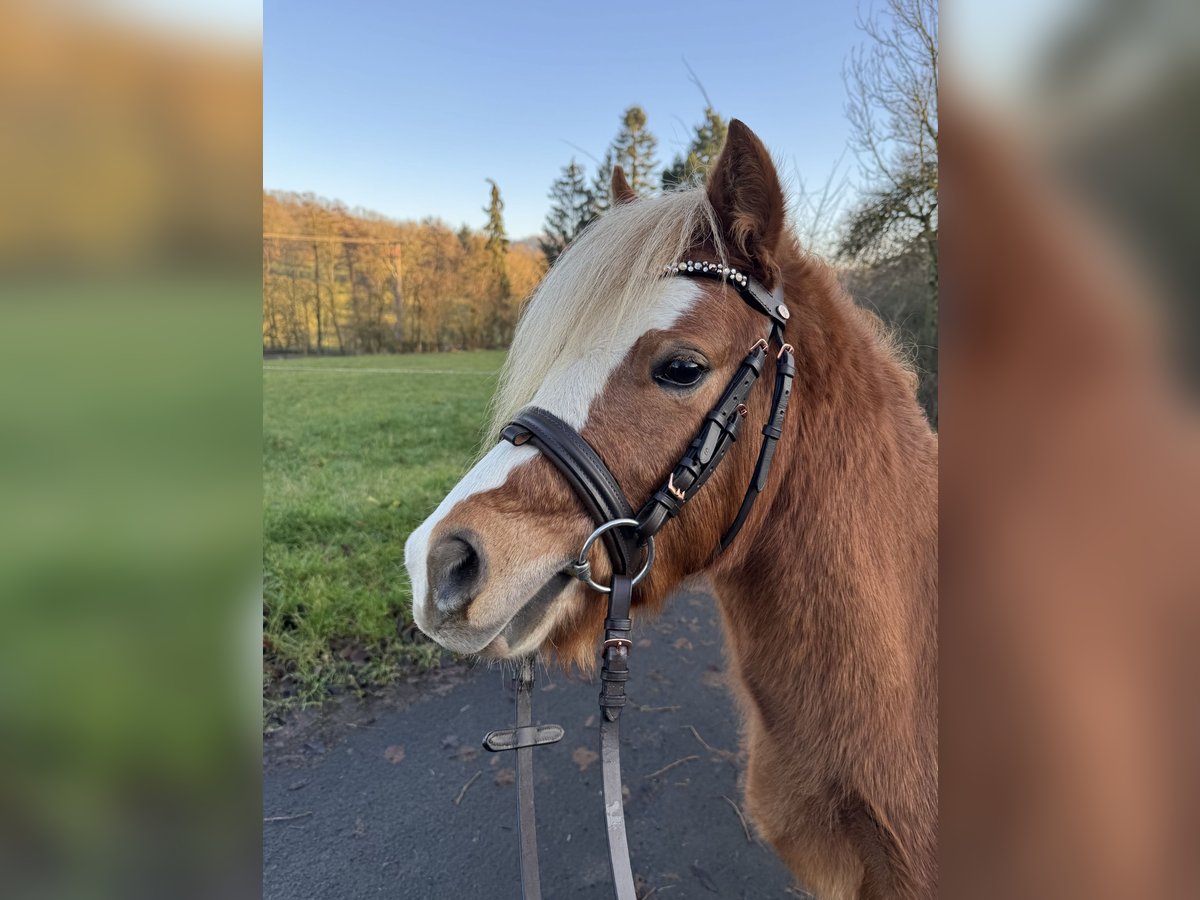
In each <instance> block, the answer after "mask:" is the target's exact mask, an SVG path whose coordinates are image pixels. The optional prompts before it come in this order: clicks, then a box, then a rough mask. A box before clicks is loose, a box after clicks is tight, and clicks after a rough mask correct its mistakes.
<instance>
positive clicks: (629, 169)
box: [609, 106, 658, 194]
mask: <svg viewBox="0 0 1200 900" xmlns="http://www.w3.org/2000/svg"><path fill="white" fill-rule="evenodd" d="M657 149H658V138H656V137H655V136H654V135H653V134H651V133H650V130H649V129H648V128H647V127H646V111H645V110H644V109H642V108H641V107H640V106H631V107H629V109H627V110H625V114H624V115H623V116H622V117H621V130H620V131H619V132H617V136H616V138H615V139H614V140H613V145H612V156H613V160H612V161H613V164H614V165H618V166H620V167H621V168H622V169H624V170H625V175H626V177H627V178H628V179H629V186H630V187H631V188H633V191H634V193H635V194H647V193H649V192H650V191H651V190H652V189H653V187H654V170H655V169H657V168H658V160H656V159H655V158H654V151H655V150H657ZM611 174H612V173H611V171H610V173H609V175H610V177H611Z"/></svg>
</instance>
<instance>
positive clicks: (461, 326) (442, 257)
mask: <svg viewBox="0 0 1200 900" xmlns="http://www.w3.org/2000/svg"><path fill="white" fill-rule="evenodd" d="M263 233H264V238H263V323H262V327H263V349H264V351H266V352H297V353H386V352H411V351H416V352H420V351H435V350H469V349H478V348H483V347H503V346H507V344H508V342H509V340H511V337H512V329H513V327H514V326H515V323H516V320H517V315H518V313H519V312H520V305H521V303H522V302H523V300H524V298H525V297H526V296H527V295H528V294H529V292H530V291H531V290H532V289H533V287H534V285H536V284H537V282H538V279H540V278H541V276H542V273H543V272H544V271H545V267H546V263H545V258H544V256H543V255H542V253H541V251H540V250H538V249H537V248H536V247H532V246H527V245H525V244H521V243H512V244H508V245H507V246H506V247H505V248H504V249H503V253H502V256H501V257H500V259H499V261H498V260H497V248H496V244H495V242H493V245H492V247H491V248H489V246H488V235H487V234H485V233H484V232H482V231H473V230H471V229H469V228H467V227H465V226H464V227H463V228H461V229H459V230H458V231H455V230H453V229H451V228H450V227H449V226H448V225H447V224H446V223H444V222H442V221H440V220H438V219H432V218H430V219H423V220H422V221H420V222H397V221H394V220H391V219H387V218H385V217H383V216H381V215H378V214H376V213H372V212H369V211H365V210H360V209H355V210H350V209H348V208H346V207H345V206H344V205H342V204H341V203H338V202H334V201H328V200H324V199H321V198H318V197H315V196H313V195H311V194H290V193H282V192H274V191H272V192H265V193H264V194H263Z"/></svg>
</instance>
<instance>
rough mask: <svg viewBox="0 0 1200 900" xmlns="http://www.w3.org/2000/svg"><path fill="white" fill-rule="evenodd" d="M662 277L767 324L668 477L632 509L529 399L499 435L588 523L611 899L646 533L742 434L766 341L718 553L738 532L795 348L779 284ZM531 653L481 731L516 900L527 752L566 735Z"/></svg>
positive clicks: (581, 575) (717, 272)
mask: <svg viewBox="0 0 1200 900" xmlns="http://www.w3.org/2000/svg"><path fill="white" fill-rule="evenodd" d="M663 274H664V276H685V277H692V278H709V279H713V280H717V281H721V282H723V283H725V284H728V285H729V286H730V287H732V288H733V289H734V290H736V291H737V293H738V295H739V296H740V297H741V298H742V299H743V300H744V301H745V302H746V303H747V304H748V305H749V306H750V308H751V309H753V310H755V312H758V313H760V314H761V315H763V316H765V317H766V318H767V320H768V322H769V326H768V330H767V334H766V335H765V336H764V337H762V338H760V339H759V340H758V341H756V342H755V344H754V346H753V347H751V348H750V350H749V352H748V353H747V354H746V357H745V358H744V359H743V360H742V362H741V364H740V365H739V366H738V369H737V371H736V372H735V373H734V375H733V377H732V378H731V379H730V381H729V383H728V384H727V385H726V387H725V390H724V392H723V393H722V395H721V399H720V400H719V401H718V403H717V405H716V406H714V407H713V408H712V409H711V410H710V411H709V413H708V415H706V416H705V417H704V421H703V423H702V424H701V426H700V429H699V431H698V432H697V434H696V436H695V438H693V440H692V442H691V444H689V445H688V448H687V450H686V451H685V452H684V454H683V457H682V458H681V459H680V460H679V462H678V463H677V464H676V465H675V467H674V469H673V470H672V471H671V474H670V475H669V476H668V478H667V480H666V482H665V483H664V484H663V485H661V486H660V487H659V488H658V490H656V491H655V492H654V493H653V494H652V495H651V496H650V498H649V499H648V500H647V501H646V502H645V503H644V504H643V505H642V506H641V508H640V509H638V510H637V511H636V513H635V511H634V509H633V507H632V505H631V504H630V502H629V500H628V498H627V497H626V496H625V493H624V491H622V490H621V486H620V484H619V483H618V481H617V479H616V478H615V477H614V476H613V474H612V472H611V471H610V470H609V468H608V466H607V465H605V463H604V460H602V459H601V458H600V455H599V454H598V453H596V451H595V450H594V449H593V448H592V446H591V445H590V444H588V442H587V441H586V440H585V439H584V438H583V436H582V435H580V434H579V432H578V431H576V430H575V429H574V428H572V427H571V426H570V425H568V424H567V423H566V422H564V421H562V420H561V419H559V418H558V417H557V416H555V415H553V414H552V413H550V412H547V411H546V410H544V409H539V408H537V407H526V408H525V409H523V410H521V411H520V412H519V413H517V415H516V416H514V417H513V420H512V421H511V422H510V423H509V424H508V425H506V426H505V427H504V428H503V429H502V430H501V432H500V439H501V440H505V441H508V442H509V443H511V444H513V445H515V446H522V445H524V444H529V445H531V446H534V447H536V448H537V449H538V450H539V451H541V453H542V455H543V456H545V457H546V459H548V460H549V461H550V462H551V463H552V464H553V465H554V466H555V468H557V469H558V471H559V473H560V474H561V475H562V476H563V478H564V479H565V480H566V482H567V484H568V485H570V487H571V489H572V490H573V491H574V492H575V494H576V495H577V496H578V497H579V499H580V501H581V502H582V503H583V505H584V508H585V509H586V510H587V512H588V514H589V515H590V516H591V517H592V519H593V520H594V521H595V523H596V526H597V527H596V530H595V531H593V532H592V534H591V535H590V536H589V537H588V539H587V540H586V541H584V544H583V547H582V549H581V550H580V552H579V556H578V557H577V558H576V560H575V561H574V563H572V564H571V565H570V566H569V567H568V568H567V570H566V571H567V574H569V575H571V576H572V577H574V578H578V579H579V580H580V581H583V582H584V583H585V584H587V585H588V586H589V587H591V588H592V589H593V590H596V591H599V592H600V593H603V594H607V595H608V615H607V617H606V618H605V620H604V645H603V650H602V653H603V666H602V668H601V671H600V679H601V689H600V713H601V719H600V757H601V767H602V774H603V782H604V817H605V824H606V829H605V830H606V833H607V834H608V847H609V859H610V862H611V865H612V873H613V885H614V888H615V896H616V898H617V900H636V894H635V890H634V882H633V871H632V867H631V864H630V860H629V844H628V840H627V838H626V834H625V810H624V800H623V798H622V795H621V756H620V719H621V709H622V708H623V707H624V706H625V703H626V696H625V682H626V681H628V679H629V651H630V649H631V648H632V647H633V643H632V641H631V640H630V638H629V635H630V631H631V628H632V624H633V622H632V619H631V618H630V607H631V605H632V602H633V588H634V586H635V585H637V584H638V582H640V581H641V580H642V579H643V578H645V576H646V574H647V573H648V572H649V571H650V567H651V566H652V565H653V563H654V536H655V535H656V534H658V532H659V531H660V530H661V529H662V528H663V526H664V525H666V523H667V522H669V521H670V520H671V519H673V518H675V517H676V516H677V515H679V513H680V511H681V510H682V508H683V506H684V505H685V504H686V503H687V502H688V501H689V500H690V499H691V498H692V497H694V496H695V495H696V493H697V492H698V491H699V490H700V488H701V487H703V486H704V484H705V482H707V481H708V479H709V478H710V477H711V476H712V474H713V472H714V471H716V468H717V466H718V465H720V463H721V460H723V459H724V458H725V455H726V453H728V452H729V448H730V447H732V446H733V443H734V442H735V441H736V440H737V439H738V434H739V433H740V431H741V428H742V421H743V419H745V417H746V414H747V411H748V410H747V407H746V400H747V398H748V397H749V396H750V392H751V391H752V390H753V389H754V386H755V384H757V383H758V379H759V376H761V375H762V373H763V369H764V366H765V364H766V360H767V356H768V354H769V351H770V349H771V345H772V344H775V345H777V346H778V348H779V350H778V353H777V354H776V357H775V391H774V394H773V396H772V400H771V411H770V414H769V416H768V418H767V422H766V424H765V425H764V426H763V428H762V435H763V438H762V444H761V446H760V449H759V453H758V461H757V463H756V464H755V467H754V474H753V476H752V477H751V479H750V483H749V485H748V486H747V488H746V493H745V496H744V497H743V499H742V504H741V507H740V508H739V509H738V512H737V515H736V516H735V518H734V520H733V522H732V523H731V524H730V526H729V527H728V529H727V530H726V531H725V534H724V535H723V536H722V538H721V542H720V546H719V547H718V548H717V550H716V554H719V553H721V552H722V551H723V550H725V548H726V547H728V546H729V544H730V543H732V541H733V539H734V538H735V537H737V534H738V532H739V531H741V528H742V526H743V525H744V524H745V523H746V519H747V518H748V517H749V515H750V510H751V508H752V507H753V506H754V502H755V500H757V499H758V495H759V494H760V493H761V492H762V490H763V488H764V486H765V485H766V481H767V475H768V473H769V472H770V468H771V460H772V459H773V458H774V455H775V446H776V444H777V443H778V441H779V439H780V437H782V435H783V421H784V417H785V416H786V414H787V407H788V400H789V398H790V396H791V392H792V381H793V379H794V378H795V374H796V364H795V358H794V351H793V349H792V346H791V345H790V344H787V343H785V342H784V340H783V330H784V327H785V325H786V323H787V319H788V317H789V312H788V308H787V306H786V305H785V304H784V302H783V285H782V283H779V284H777V285H776V286H775V289H774V291H769V290H767V288H766V287H764V286H763V285H762V284H761V283H760V282H758V281H756V280H755V279H754V278H752V277H750V276H749V275H746V274H744V273H741V272H738V271H737V270H736V269H730V268H728V267H727V266H724V265H722V264H720V263H713V262H704V261H699V262H697V261H685V262H680V263H676V264H674V265H670V266H667V267H666V269H665V271H664V273H663ZM597 540H602V541H603V543H604V546H605V549H606V550H607V552H608V556H609V560H610V561H611V564H612V571H613V576H612V583H611V584H610V585H607V586H605V585H601V584H597V583H596V582H595V580H594V579H593V577H592V571H591V564H590V563H589V561H588V555H589V553H590V552H591V548H592V545H593V544H594V543H595V542H596V541H597ZM533 675H534V662H533V659H532V658H526V659H522V660H520V661H519V662H518V664H517V673H516V679H515V681H516V691H517V727H516V728H512V729H503V730H498V731H492V732H489V733H488V734H487V735H486V736H485V737H484V739H483V746H484V747H485V748H486V749H487V750H492V751H501V750H516V751H517V819H518V826H519V827H518V833H519V836H520V838H519V839H520V855H521V888H522V896H523V898H524V900H540V898H541V885H540V881H539V876H538V857H537V831H536V828H537V826H536V822H535V817H534V803H533V748H534V747H536V746H539V745H542V744H552V743H555V742H557V741H559V740H561V739H562V737H563V733H564V732H563V729H562V728H561V727H560V726H558V725H541V726H534V725H533V701H532V696H533Z"/></svg>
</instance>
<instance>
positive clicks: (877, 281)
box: [838, 0, 938, 427]
mask: <svg viewBox="0 0 1200 900" xmlns="http://www.w3.org/2000/svg"><path fill="white" fill-rule="evenodd" d="M937 3H938V0H883V7H882V9H881V10H880V11H879V12H877V13H874V14H873V15H871V16H869V17H868V18H866V19H864V20H862V21H861V22H860V23H859V27H860V28H862V30H863V31H864V33H865V34H866V35H867V37H868V38H869V41H868V43H867V45H866V46H865V47H861V48H859V49H858V50H856V51H855V52H854V53H852V55H851V57H850V59H849V61H848V63H847V66H846V72H845V77H846V87H847V92H848V99H847V103H846V115H847V118H848V119H849V121H850V131H851V146H852V148H853V149H854V151H855V155H856V156H857V157H858V162H859V169H860V174H861V176H862V179H863V181H864V191H863V195H862V199H861V200H860V201H859V202H858V204H857V205H855V206H854V207H853V208H852V209H851V210H850V213H849V215H848V217H847V220H846V223H845V227H844V230H843V232H842V237H841V241H840V245H839V248H838V255H839V257H840V258H841V259H842V260H843V261H845V262H849V263H852V264H854V265H855V266H857V271H856V272H855V273H853V276H854V278H855V279H857V280H858V281H859V282H860V283H864V284H869V285H886V290H883V289H879V290H878V291H872V292H870V293H874V294H875V296H874V297H872V296H869V295H868V296H867V297H866V298H865V299H867V300H868V301H869V302H872V303H874V304H875V305H876V308H877V310H878V312H879V313H880V314H881V315H882V316H883V317H884V319H885V320H887V321H889V322H890V323H891V324H892V325H894V326H899V327H901V328H903V329H904V330H906V331H908V332H909V334H910V336H911V338H912V339H913V343H914V344H915V346H916V352H915V354H914V361H915V363H916V365H917V370H918V375H919V377H920V385H919V396H920V397H921V399H922V402H923V403H924V405H925V409H926V412H927V413H928V414H929V418H930V421H931V422H932V423H933V424H934V425H935V427H936V425H937V418H938V414H937V373H938V359H937V345H938V331H937V315H938V69H937V67H938V7H937Z"/></svg>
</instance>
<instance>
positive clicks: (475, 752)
mask: <svg viewBox="0 0 1200 900" xmlns="http://www.w3.org/2000/svg"><path fill="white" fill-rule="evenodd" d="M479 754H480V750H479V748H478V747H472V746H471V745H470V744H463V745H462V746H461V747H459V748H458V749H457V750H455V751H454V758H455V759H457V760H458V761H459V762H471V761H472V760H474V759H477V758H478V757H479Z"/></svg>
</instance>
